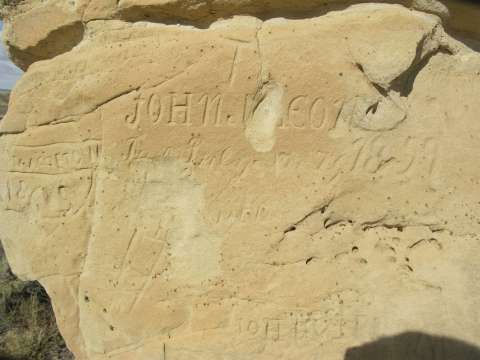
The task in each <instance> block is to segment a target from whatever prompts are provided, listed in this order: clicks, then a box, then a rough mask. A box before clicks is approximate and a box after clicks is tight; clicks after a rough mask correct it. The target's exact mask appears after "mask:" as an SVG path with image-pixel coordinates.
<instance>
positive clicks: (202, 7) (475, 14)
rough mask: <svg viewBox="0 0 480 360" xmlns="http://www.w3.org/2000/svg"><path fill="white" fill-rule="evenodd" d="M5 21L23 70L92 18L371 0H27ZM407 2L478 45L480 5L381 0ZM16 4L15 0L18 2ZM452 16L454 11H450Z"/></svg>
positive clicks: (318, 8) (261, 12)
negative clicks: (434, 16) (440, 19)
mask: <svg viewBox="0 0 480 360" xmlns="http://www.w3.org/2000/svg"><path fill="white" fill-rule="evenodd" d="M2 1H4V2H5V1H8V0H0V17H2V16H3V17H4V18H5V21H6V31H5V34H4V37H5V42H6V45H7V47H8V48H9V51H10V55H11V57H12V59H13V61H14V62H15V63H16V64H17V65H18V66H19V67H20V68H22V69H24V70H25V69H27V68H28V67H29V66H30V65H31V64H32V63H34V62H36V61H39V60H44V59H50V58H52V57H55V56H57V55H59V54H62V53H65V52H67V51H69V50H71V49H72V48H73V47H74V46H76V45H77V44H79V43H80V41H81V40H82V38H83V36H84V28H85V26H86V25H87V24H88V23H89V22H90V21H95V20H102V19H108V20H109V19H118V20H125V21H129V22H139V21H149V22H162V23H178V22H180V23H187V24H194V25H196V26H200V27H208V26H209V25H210V24H211V23H212V22H213V21H215V20H217V19H218V18H228V17H231V16H233V15H239V14H240V15H254V16H257V17H259V18H261V19H268V18H272V17H287V18H304V17H312V16H315V15H317V16H318V15H322V14H325V13H327V12H329V11H332V10H340V9H345V8H346V7H348V6H349V5H352V4H356V3H365V2H369V1H368V0H288V1H286V0H268V1H267V0H68V1H66V0H22V1H19V2H18V4H17V5H16V6H4V8H3V10H2V8H1V5H2ZM376 2H385V3H396V4H402V5H404V6H406V7H409V8H411V9H416V10H420V11H424V12H427V13H431V14H435V15H438V16H439V17H441V18H442V19H444V21H445V25H446V26H447V27H448V29H449V30H451V31H452V32H454V33H455V34H456V36H458V37H462V39H463V40H464V41H466V42H468V43H469V44H470V45H471V46H472V47H475V48H478V44H477V43H476V42H472V39H476V40H478V39H479V38H480V28H479V27H478V21H477V19H478V18H479V17H480V8H479V7H478V6H476V5H475V3H474V2H472V1H466V0H442V1H439V0H379V1H376ZM14 3H15V1H14ZM450 15H451V16H450Z"/></svg>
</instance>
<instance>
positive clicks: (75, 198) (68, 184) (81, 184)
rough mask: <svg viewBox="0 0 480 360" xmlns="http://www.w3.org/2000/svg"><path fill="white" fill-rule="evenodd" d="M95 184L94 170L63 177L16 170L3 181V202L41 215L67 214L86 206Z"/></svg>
mask: <svg viewBox="0 0 480 360" xmlns="http://www.w3.org/2000/svg"><path fill="white" fill-rule="evenodd" d="M92 187H93V174H92V171H91V170H81V171H78V172H76V173H74V174H72V175H61V176H56V175H43V174H40V175H36V176H35V175H31V174H16V173H12V174H9V175H8V176H7V177H5V178H4V179H3V181H2V183H1V192H0V201H1V204H2V206H3V208H4V209H5V210H11V211H16V212H24V211H34V212H36V213H37V214H38V215H39V217H41V218H58V217H65V216H71V215H75V214H76V213H77V212H78V211H79V210H80V209H81V208H82V207H83V206H84V205H85V203H86V201H87V198H88V197H89V195H90V194H91V191H92Z"/></svg>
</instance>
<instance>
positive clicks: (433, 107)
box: [0, 1, 480, 360]
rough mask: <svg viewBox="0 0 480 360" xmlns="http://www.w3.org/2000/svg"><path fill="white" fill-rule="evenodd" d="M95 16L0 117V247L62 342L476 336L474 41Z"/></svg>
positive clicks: (281, 345) (434, 30)
mask: <svg viewBox="0 0 480 360" xmlns="http://www.w3.org/2000/svg"><path fill="white" fill-rule="evenodd" d="M48 3H49V2H45V3H42V4H40V5H38V7H33V8H32V9H34V10H31V11H40V9H41V7H42V6H47V5H46V4H48ZM96 3H97V2H95V1H92V2H90V3H89V4H88V6H87V7H86V9H90V10H91V11H92V12H93V11H94V10H95V11H96V12H101V13H103V14H109V11H110V10H109V9H110V3H109V2H108V1H103V2H98V3H99V4H98V5H96ZM130 3H133V2H129V1H121V2H120V6H127V5H128V4H130ZM152 3H153V2H152ZM164 3H165V4H164V6H167V5H168V4H170V3H171V4H172V7H173V6H174V5H175V6H178V4H177V3H180V2H177V1H172V2H170V1H165V2H164ZM213 3H220V2H213ZM182 4H184V7H185V13H186V14H190V13H191V11H193V10H191V9H192V7H190V2H187V1H186V2H183V3H182ZM195 4H197V3H195ZM223 4H224V6H225V8H228V7H229V6H228V2H223ZM248 4H249V3H248V2H246V5H245V6H247V5H248ZM27 5H28V4H27ZM27 5H24V6H27ZM70 5H72V4H70V3H67V2H62V5H59V6H61V7H68V6H70ZM100 5H101V6H100ZM113 5H114V4H113ZM113 5H112V6H113ZM154 5H155V6H157V5H158V4H157V2H155V4H154ZM154 5H152V6H154ZM197 5H198V11H199V12H200V13H201V11H202V10H201V9H202V6H201V5H202V3H201V2H198V4H197ZM32 6H33V5H32ZM72 6H73V5H72ZM132 6H133V5H132ZM145 6H146V5H145ZM62 9H63V10H65V8H62ZM63 10H61V11H63ZM61 11H60V10H59V13H52V14H51V16H52V17H55V16H58V17H59V18H62V21H65V22H67V20H68V19H67V18H66V17H63V16H60V15H59V14H60V13H61ZM85 11H86V10H85ZM18 16H21V15H18ZM95 18H97V17H96V16H92V17H91V20H90V21H88V23H87V24H86V28H85V29H84V30H82V35H81V38H82V41H81V42H79V43H78V45H76V46H75V47H73V48H72V49H71V50H70V51H67V52H64V53H63V54H61V55H58V56H55V57H53V58H51V59H49V60H46V61H39V62H34V63H33V64H32V65H31V66H30V67H29V69H28V71H27V72H26V74H25V75H24V76H23V78H22V79H21V81H20V82H19V83H18V85H17V87H16V88H15V89H14V91H13V92H12V101H11V104H10V108H9V111H8V113H7V115H6V117H5V118H4V119H3V120H2V123H1V127H0V132H1V134H2V135H1V137H0V147H1V152H0V154H1V157H2V159H1V162H0V164H1V166H2V172H3V176H2V177H1V179H0V182H1V186H0V190H1V192H0V199H1V202H2V212H1V215H0V229H1V236H2V242H3V244H4V246H5V250H6V253H7V256H8V259H9V261H10V263H11V265H12V268H13V271H14V272H15V273H16V274H17V275H19V276H21V277H22V278H28V279H36V280H39V281H40V282H41V283H42V284H43V285H44V286H45V288H46V289H47V291H48V293H49V295H50V297H51V298H52V301H53V305H54V309H55V312H56V316H57V321H58V323H59V326H60V329H61V331H62V334H63V336H64V337H65V339H66V342H67V344H68V346H69V348H70V349H71V350H72V351H73V352H74V353H75V355H76V358H77V359H94V360H103V359H115V360H117V359H118V360H120V359H122V360H123V359H163V360H171V359H174V360H184V359H185V360H186V359H188V360H194V359H198V360H200V359H201V360H216V359H219V360H220V359H229V360H234V359H235V360H244V359H259V360H262V359H265V360H267V359H269V360H270V359H285V360H287V359H312V360H319V359H332V360H337V359H338V360H341V359H343V358H344V356H345V352H346V350H347V349H348V348H350V347H352V346H356V345H360V344H362V343H365V342H369V341H372V340H375V339H376V338H378V337H380V336H383V335H392V334H396V333H399V332H403V331H407V330H409V331H422V332H426V333H433V334H436V335H439V336H450V337H456V338H458V337H460V338H461V339H462V340H464V341H468V342H470V343H472V344H477V345H480V336H479V335H480V321H479V320H480V310H479V309H480V285H479V284H480V282H479V277H480V268H479V266H480V265H479V262H478V252H479V250H480V242H479V238H478V235H477V234H478V233H479V231H480V219H479V215H480V209H479V206H480V205H479V204H480V203H479V200H478V199H479V195H480V193H479V192H480V190H479V186H478V182H479V179H480V168H479V167H478V166H477V165H476V164H477V160H478V153H479V151H480V135H479V134H480V123H479V122H478V114H479V113H480V102H479V101H478V97H479V95H480V55H479V54H478V53H477V52H475V51H473V50H472V49H471V48H469V47H467V46H465V45H464V44H463V43H460V42H458V41H457V40H455V39H454V38H452V37H451V36H450V35H448V34H447V33H446V32H445V31H444V27H443V26H442V20H441V18H440V17H438V16H436V15H432V14H428V13H425V12H419V11H415V10H411V9H407V8H405V7H403V6H401V5H386V4H363V5H355V6H352V7H349V8H346V9H343V10H339V11H333V12H329V13H327V14H325V15H323V16H319V17H311V18H304V19H295V20H294V19H290V20H288V19H283V18H272V19H270V20H265V21H262V20H259V19H258V18H254V17H250V16H235V17H233V18H231V19H227V20H220V21H215V22H212V23H211V24H210V25H209V26H208V27H206V28H205V29H200V28H196V27H193V26H187V25H166V24H158V23H152V22H143V21H142V22H125V21H121V20H114V19H109V20H105V19H100V20H95ZM99 18H102V16H99ZM72 19H73V18H72ZM14 21H16V20H14ZM72 21H73V23H74V22H75V21H77V20H72ZM66 26H69V25H66ZM82 29H83V28H82ZM13 34H15V35H16V36H17V32H16V30H14V32H13ZM37 35H38V34H37ZM22 36H26V35H25V33H18V39H20V38H21V37H22ZM35 41H37V40H35ZM24 44H26V45H25V46H26V47H27V48H28V47H29V46H30V47H31V45H28V44H29V42H28V41H26V42H25V43H24ZM55 46H60V45H58V44H55ZM42 54H43V53H42ZM48 57H49V55H45V58H48ZM34 60H35V54H34V53H32V56H31V57H30V61H34Z"/></svg>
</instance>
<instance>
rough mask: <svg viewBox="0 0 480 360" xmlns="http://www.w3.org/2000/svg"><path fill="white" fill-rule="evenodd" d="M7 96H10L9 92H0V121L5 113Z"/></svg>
mask: <svg viewBox="0 0 480 360" xmlns="http://www.w3.org/2000/svg"><path fill="white" fill-rule="evenodd" d="M9 96H10V92H9V91H7V90H0V120H1V119H2V117H3V115H4V114H5V113H6V112H7V106H8V98H9Z"/></svg>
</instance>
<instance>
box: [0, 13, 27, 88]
mask: <svg viewBox="0 0 480 360" xmlns="http://www.w3.org/2000/svg"><path fill="white" fill-rule="evenodd" d="M2 30H3V22H2V21H0V38H1V36H2ZM21 74H22V71H21V70H20V69H19V68H17V67H16V66H15V65H14V64H13V63H12V62H11V61H10V59H9V58H8V56H7V53H6V52H5V48H4V47H3V42H2V41H0V89H11V88H12V87H13V86H14V85H15V83H16V82H17V80H18V78H19V77H20V76H21Z"/></svg>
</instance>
